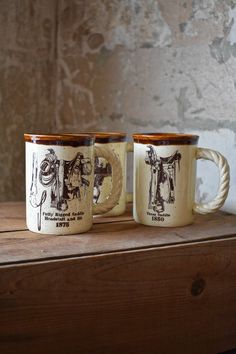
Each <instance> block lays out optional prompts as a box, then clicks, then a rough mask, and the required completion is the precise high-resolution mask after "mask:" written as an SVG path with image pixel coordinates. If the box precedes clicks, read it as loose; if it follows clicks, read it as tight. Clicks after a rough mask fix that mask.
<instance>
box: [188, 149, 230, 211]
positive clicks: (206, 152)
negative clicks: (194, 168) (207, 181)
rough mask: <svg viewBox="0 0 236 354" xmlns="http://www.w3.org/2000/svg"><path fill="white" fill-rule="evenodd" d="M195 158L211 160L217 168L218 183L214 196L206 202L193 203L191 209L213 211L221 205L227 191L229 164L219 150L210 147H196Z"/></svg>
mask: <svg viewBox="0 0 236 354" xmlns="http://www.w3.org/2000/svg"><path fill="white" fill-rule="evenodd" d="M196 159H197V160H198V159H205V160H210V161H213V162H214V163H215V164H216V166H218V168H219V172H220V185H219V190H218V193H217V195H216V197H215V198H214V199H213V200H212V201H210V202H208V203H195V204H194V208H193V210H194V211H195V212H197V213H199V214H208V213H213V212H215V211H216V210H218V209H220V208H221V207H222V205H223V204H224V202H225V199H226V198H227V195H228V192H229V182H230V168H229V164H228V162H227V160H226V158H225V157H224V156H222V155H221V154H220V153H219V152H217V151H214V150H210V149H203V148H198V149H197V154H196Z"/></svg>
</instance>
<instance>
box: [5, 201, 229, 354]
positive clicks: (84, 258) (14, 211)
mask: <svg viewBox="0 0 236 354" xmlns="http://www.w3.org/2000/svg"><path fill="white" fill-rule="evenodd" d="M235 347H236V216H234V215H230V214H225V213H217V214H214V215H208V216H198V217H197V218H196V222H195V223H194V224H193V225H190V226H187V227H181V228H169V229H165V228H152V227H147V226H142V225H138V224H136V223H135V222H134V221H133V220H132V218H131V213H129V212H128V213H126V214H125V215H124V216H122V217H118V218H104V217H103V218H96V219H95V224H94V227H93V229H92V230H91V232H89V233H87V234H82V235H73V236H48V235H38V234H34V233H31V232H29V231H27V229H26V226H25V211H24V204H23V203H2V204H0V354H8V353H12V354H21V353H22V354H28V353H30V354H31V353H32V354H38V353H39V354H54V353H56V354H60V353H65V354H73V353H76V354H77V353H78V354H90V353H96V354H100V353H101V354H112V353H117V354H149V353H150V354H152V353H158V354H164V353H168V354H169V353H170V354H173V353H181V354H185V353H186V354H195V353H196V354H198V353H199V354H205V353H206V354H211V353H213V354H217V353H221V352H224V351H228V350H230V349H233V348H235Z"/></svg>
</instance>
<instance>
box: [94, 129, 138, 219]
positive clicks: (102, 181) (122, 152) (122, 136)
mask: <svg viewBox="0 0 236 354" xmlns="http://www.w3.org/2000/svg"><path fill="white" fill-rule="evenodd" d="M89 134H93V135H94V136H95V147H102V148H104V149H106V150H108V151H109V150H112V151H113V153H114V154H115V155H116V156H117V158H118V159H119V161H120V163H121V168H122V180H121V181H122V190H121V194H120V198H119V201H118V203H117V204H116V206H115V207H114V208H112V209H111V210H110V211H109V212H108V213H106V215H107V216H118V215H122V214H123V213H124V212H125V210H126V203H127V202H132V200H133V194H132V193H128V192H127V191H126V180H127V153H128V152H133V143H130V142H127V134H126V133H120V132H89ZM111 190H112V168H111V165H110V164H109V162H108V161H107V160H106V159H104V158H101V157H97V158H95V180H94V190H93V201H94V203H95V204H97V203H98V204H99V203H101V202H103V201H105V200H106V198H107V196H108V195H109V194H110V193H111Z"/></svg>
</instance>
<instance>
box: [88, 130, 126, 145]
mask: <svg viewBox="0 0 236 354" xmlns="http://www.w3.org/2000/svg"><path fill="white" fill-rule="evenodd" d="M86 134H90V135H93V136H94V138H95V143H101V144H104V143H122V142H126V141H127V133H123V132H103V131H92V132H86Z"/></svg>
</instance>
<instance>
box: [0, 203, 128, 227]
mask: <svg viewBox="0 0 236 354" xmlns="http://www.w3.org/2000/svg"><path fill="white" fill-rule="evenodd" d="M127 220H132V215H131V205H127V211H126V213H125V214H123V215H121V216H118V217H114V216H113V217H112V216H96V217H94V224H101V223H104V222H105V223H110V222H114V221H116V222H118V221H127ZM23 230H27V227H26V221H25V203H24V202H6V203H0V233H1V232H6V231H23Z"/></svg>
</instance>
